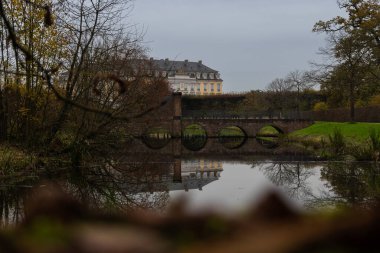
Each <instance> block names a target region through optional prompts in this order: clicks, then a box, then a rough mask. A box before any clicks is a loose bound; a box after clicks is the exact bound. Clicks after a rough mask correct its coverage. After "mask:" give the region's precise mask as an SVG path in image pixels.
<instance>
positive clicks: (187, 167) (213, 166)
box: [169, 160, 223, 191]
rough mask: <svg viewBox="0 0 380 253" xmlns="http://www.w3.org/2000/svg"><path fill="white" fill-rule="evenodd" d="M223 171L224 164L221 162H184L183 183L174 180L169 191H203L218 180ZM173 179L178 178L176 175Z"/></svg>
mask: <svg viewBox="0 0 380 253" xmlns="http://www.w3.org/2000/svg"><path fill="white" fill-rule="evenodd" d="M222 171H223V163H222V162H219V161H208V160H193V161H182V162H181V181H177V180H173V183H172V184H170V185H169V191H178V190H185V191H188V190H192V189H199V190H202V189H203V187H204V186H206V185H208V184H210V183H212V182H214V181H216V180H218V179H219V178H220V175H221V172H222ZM174 174H175V173H174ZM173 178H174V179H175V178H176V176H175V175H174V177H173Z"/></svg>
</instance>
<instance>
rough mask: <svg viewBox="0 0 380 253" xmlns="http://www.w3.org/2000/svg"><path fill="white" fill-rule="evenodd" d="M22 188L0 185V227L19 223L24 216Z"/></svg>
mask: <svg viewBox="0 0 380 253" xmlns="http://www.w3.org/2000/svg"><path fill="white" fill-rule="evenodd" d="M24 190H25V189H23V188H20V187H4V186H3V187H1V189H0V228H4V227H7V226H9V225H10V224H16V223H19V222H20V220H21V219H22V217H24V211H23V201H22V196H23V195H24Z"/></svg>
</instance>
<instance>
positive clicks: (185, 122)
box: [126, 93, 313, 138]
mask: <svg viewBox="0 0 380 253" xmlns="http://www.w3.org/2000/svg"><path fill="white" fill-rule="evenodd" d="M192 124H198V125H200V126H202V127H203V128H204V129H205V131H206V133H207V137H209V138H216V137H218V136H219V131H220V130H221V129H223V128H225V127H231V126H235V127H238V128H240V129H241V130H242V131H243V132H244V133H245V135H246V137H248V138H255V137H256V136H257V133H258V132H259V131H260V129H262V128H263V127H265V126H272V127H274V128H275V129H277V130H278V131H279V132H280V133H283V134H287V133H290V132H293V131H296V130H299V129H302V128H305V127H308V126H310V125H311V124H313V121H311V120H304V119H281V118H261V119H256V118H241V119H239V118H183V117H182V95H181V94H180V93H173V95H172V97H171V99H170V101H169V102H168V103H167V104H166V105H165V106H164V107H163V108H162V109H161V112H154V113H152V114H150V115H148V116H147V117H145V118H143V119H141V120H139V121H134V122H132V123H129V124H127V125H126V127H127V129H128V131H129V132H130V133H131V134H132V135H133V136H135V137H142V136H144V134H145V133H147V131H148V130H149V129H152V128H161V129H166V130H167V131H168V132H169V133H170V136H171V137H172V138H181V137H182V132H183V130H184V129H185V128H186V127H187V126H189V125H192Z"/></svg>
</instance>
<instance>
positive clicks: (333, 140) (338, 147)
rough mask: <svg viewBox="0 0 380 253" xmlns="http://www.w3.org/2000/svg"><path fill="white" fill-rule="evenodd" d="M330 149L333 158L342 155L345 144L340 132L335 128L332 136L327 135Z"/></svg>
mask: <svg viewBox="0 0 380 253" xmlns="http://www.w3.org/2000/svg"><path fill="white" fill-rule="evenodd" d="M329 141H330V147H331V151H332V153H333V154H332V155H333V156H340V155H342V154H343V153H344V150H345V148H346V142H345V140H344V137H343V134H342V132H341V131H340V130H339V129H338V128H335V129H334V131H333V133H332V134H329Z"/></svg>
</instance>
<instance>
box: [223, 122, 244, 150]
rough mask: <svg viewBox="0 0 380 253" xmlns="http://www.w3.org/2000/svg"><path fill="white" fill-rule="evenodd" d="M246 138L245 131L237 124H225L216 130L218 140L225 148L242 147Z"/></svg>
mask: <svg viewBox="0 0 380 253" xmlns="http://www.w3.org/2000/svg"><path fill="white" fill-rule="evenodd" d="M247 138H248V135H247V133H246V131H245V130H244V129H243V128H242V127H240V126H238V125H236V126H235V125H230V126H225V127H223V128H220V129H219V131H218V140H219V142H220V143H221V144H222V145H223V146H224V147H225V148H227V149H238V148H240V147H242V146H243V145H244V144H245V142H246V140H247Z"/></svg>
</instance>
